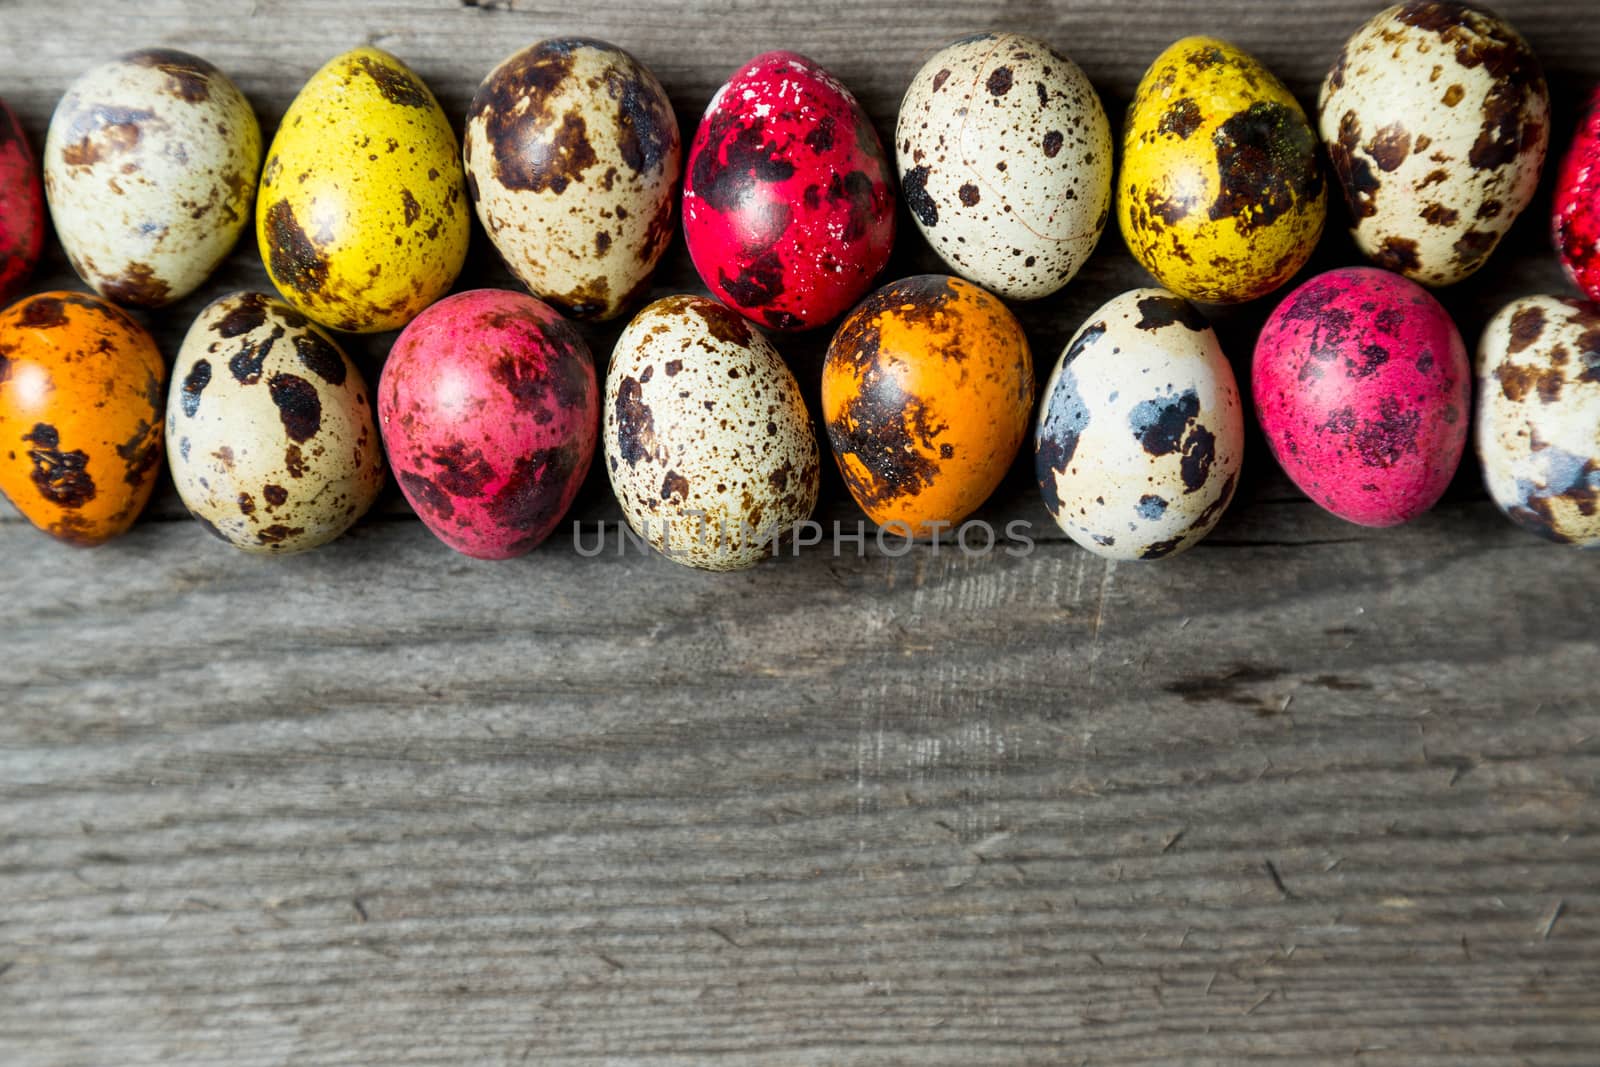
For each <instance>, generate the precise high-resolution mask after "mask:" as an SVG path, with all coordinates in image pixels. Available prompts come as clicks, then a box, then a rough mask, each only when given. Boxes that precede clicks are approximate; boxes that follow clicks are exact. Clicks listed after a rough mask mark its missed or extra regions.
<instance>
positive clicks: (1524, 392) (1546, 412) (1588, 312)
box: [1476, 296, 1600, 548]
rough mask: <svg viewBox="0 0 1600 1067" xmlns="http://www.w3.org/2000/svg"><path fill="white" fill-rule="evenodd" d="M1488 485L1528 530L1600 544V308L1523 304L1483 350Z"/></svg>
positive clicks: (1512, 307)
mask: <svg viewBox="0 0 1600 1067" xmlns="http://www.w3.org/2000/svg"><path fill="white" fill-rule="evenodd" d="M1477 377H1478V413H1477V421H1476V434H1477V442H1478V458H1479V459H1480V460H1481V461H1482V463H1483V480H1484V484H1485V485H1487V486H1488V489H1489V495H1490V496H1491V497H1492V498H1493V499H1494V502H1495V503H1496V504H1498V505H1499V506H1500V510H1501V511H1504V512H1505V513H1506V515H1508V516H1509V517H1510V518H1511V519H1512V520H1513V521H1515V522H1516V523H1517V524H1518V525H1520V526H1523V527H1525V528H1526V529H1529V530H1532V531H1533V532H1534V533H1536V534H1539V535H1540V536H1542V537H1546V538H1548V539H1550V540H1552V541H1558V542H1561V543H1563V544H1572V545H1582V546H1583V547H1585V548H1592V547H1595V546H1597V545H1600V306H1596V305H1594V304H1587V303H1583V302H1581V301H1578V300H1564V299H1558V298H1557V297H1553V296H1529V297H1524V298H1522V299H1521V300H1513V301H1512V302H1511V303H1509V304H1507V305H1506V306H1505V307H1504V308H1503V309H1501V311H1500V313H1499V314H1498V315H1496V316H1495V317H1494V319H1493V320H1492V321H1491V322H1490V323H1489V325H1488V328H1487V329H1485V330H1484V332H1483V339H1482V340H1481V341H1480V342H1479V343H1478V365H1477Z"/></svg>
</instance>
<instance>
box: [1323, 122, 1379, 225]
mask: <svg viewBox="0 0 1600 1067" xmlns="http://www.w3.org/2000/svg"><path fill="white" fill-rule="evenodd" d="M1360 144H1361V124H1360V123H1359V122H1358V121H1357V120H1356V116H1355V112H1353V111H1347V112H1345V113H1344V117H1343V118H1341V119H1340V120H1339V137H1338V139H1337V140H1335V141H1333V142H1331V143H1330V144H1329V145H1328V162H1329V164H1330V165H1331V166H1332V167H1333V173H1334V176H1335V177H1337V178H1338V179H1339V184H1340V186H1341V187H1342V188H1343V189H1344V198H1345V202H1346V203H1347V204H1348V205H1349V207H1350V214H1351V216H1352V217H1353V218H1354V219H1355V220H1356V221H1357V222H1358V223H1359V222H1360V221H1361V220H1362V219H1365V218H1371V217H1372V216H1373V215H1375V214H1377V212H1378V206H1377V198H1378V191H1379V190H1380V189H1381V188H1382V183H1381V182H1379V181H1378V176H1377V174H1376V173H1375V172H1374V171H1373V169H1372V164H1371V163H1369V162H1367V160H1366V159H1364V158H1363V157H1361V156H1359V155H1357V151H1358V150H1359V148H1360Z"/></svg>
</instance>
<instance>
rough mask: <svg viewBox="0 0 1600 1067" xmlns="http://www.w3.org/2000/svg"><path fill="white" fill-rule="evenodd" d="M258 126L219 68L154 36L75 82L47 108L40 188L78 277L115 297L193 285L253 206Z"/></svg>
mask: <svg viewBox="0 0 1600 1067" xmlns="http://www.w3.org/2000/svg"><path fill="white" fill-rule="evenodd" d="M260 168H261V129H260V127H259V126H258V125H257V124H256V116H255V113H254V112H253V111H251V110H250V102H249V101H248V100H246V99H245V98H244V94H243V93H241V92H239V90H238V89H237V88H236V87H235V86H234V84H233V82H231V81H229V80H228V78H227V75H225V74H223V73H222V72H221V71H220V70H218V69H217V68H216V67H214V66H212V65H211V64H210V63H207V62H206V61H205V60H203V59H200V58H198V57H196V56H192V55H189V54H188V53H186V52H177V51H173V50H171V49H166V48H150V49H145V50H144V51H140V52H130V53H128V54H127V55H125V56H123V57H121V58H120V59H116V60H113V61H112V62H110V63H106V64H103V65H101V66H98V67H95V68H94V69H92V70H90V71H88V72H86V73H85V74H83V75H82V76H80V77H79V78H78V80H77V81H75V82H73V83H72V86H71V87H70V88H69V89H68V90H67V93H66V95H65V96H63V97H62V98H61V102H60V103H59V104H58V105H56V110H55V114H54V116H52V117H51V119H50V132H49V135H48V136H47V137H46V139H45V146H44V181H45V195H46V197H47V198H48V199H49V201H50V214H51V216H52V217H53V218H54V220H55V228H56V234H57V235H58V236H59V237H60V238H61V245H62V247H63V248H65V249H66V252H67V256H68V258H69V259H71V260H72V266H73V268H74V269H75V270H76V271H77V272H78V275H79V277H81V278H82V279H83V280H84V281H86V282H88V283H89V284H90V285H92V286H94V287H95V289H96V290H98V291H99V292H100V293H101V295H103V296H105V297H107V298H109V299H111V300H115V301H116V302H117V303H119V304H125V305H129V306H135V307H161V306H163V305H165V304H170V303H172V302H173V301H174V300H180V299H182V298H183V297H185V296H187V295H189V294H190V293H192V292H194V290H195V289H197V288H199V286H200V283H201V282H203V281H205V280H206V278H207V277H208V276H209V275H210V274H211V272H212V271H213V270H215V269H216V267H217V265H218V264H219V263H221V262H222V260H223V259H224V258H225V257H226V256H227V254H228V252H229V251H230V250H232V248H233V246H234V243H235V242H236V241H237V240H238V239H239V233H240V231H241V230H243V229H244V225H245V222H246V221H247V220H248V219H249V218H250V203H251V201H252V199H254V197H255V185H256V174H257V172H258V171H259V170H260Z"/></svg>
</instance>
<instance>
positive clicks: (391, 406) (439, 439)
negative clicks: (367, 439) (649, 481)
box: [378, 289, 599, 559]
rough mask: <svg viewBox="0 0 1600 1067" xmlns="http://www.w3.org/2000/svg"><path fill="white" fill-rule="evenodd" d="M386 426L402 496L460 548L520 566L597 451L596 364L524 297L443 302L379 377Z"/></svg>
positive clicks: (401, 341) (399, 345) (563, 325)
mask: <svg viewBox="0 0 1600 1067" xmlns="http://www.w3.org/2000/svg"><path fill="white" fill-rule="evenodd" d="M378 423H379V428H380V429H381V431H382V433H383V447H384V450H385V451H386V452H388V454H389V463H390V466H391V467H392V468H393V470H394V473H395V479H396V480H397V481H398V482H399V483H400V489H401V491H402V492H404V493H405V495H406V499H407V500H409V501H410V502H411V507H412V508H413V509H414V510H415V511H416V513H417V515H418V517H419V518H421V519H422V521H423V522H424V523H426V524H427V526H428V529H430V530H432V531H433V532H434V534H435V535H436V536H437V537H438V538H439V540H441V541H443V542H444V543H445V544H447V545H449V546H450V547H451V548H453V549H455V550H456V551H458V552H464V553H466V554H467V555H469V556H476V557H478V558H479V559H509V558H511V557H512V556H520V555H522V554H523V553H524V552H527V551H529V550H530V549H532V548H533V547H534V546H535V545H537V544H538V543H539V542H540V541H543V540H544V539H545V537H546V536H547V535H549V533H550V531H551V530H552V529H554V528H555V525H556V523H557V522H559V521H560V520H561V516H562V515H564V514H565V513H566V510H567V508H568V507H570V506H571V504H572V498H573V497H575V496H576V495H577V493H578V487H579V486H581V485H582V484H583V477H584V474H585V473H586V472H587V471H588V470H589V460H590V458H591V457H592V456H593V455H594V440H595V434H596V432H597V429H598V426H599V396H598V392H597V389H596V386H595V376H594V359H593V357H592V356H591V355H590V354H589V348H588V346H587V345H586V344H584V342H583V338H581V337H579V336H578V333H577V331H576V330H574V329H573V328H572V326H571V325H570V324H569V323H568V322H567V321H566V320H565V319H563V318H562V317H561V316H560V315H558V314H557V313H556V312H555V311H554V310H552V309H551V308H550V306H549V305H548V304H545V303H544V302H542V301H540V300H536V299H534V298H533V297H531V296H528V295H526V294H524V293H511V292H505V291H502V290H499V289H475V290H472V291H471V292H466V293H458V294H456V295H455V296H452V297H450V298H448V299H446V300H441V301H440V302H439V303H437V304H434V305H433V306H431V307H429V308H428V309H427V310H426V311H424V312H423V313H422V314H421V315H418V316H417V317H416V319H414V320H413V321H412V322H411V324H410V325H409V326H407V327H406V328H405V331H404V332H403V333H401V334H400V336H399V338H398V339H396V341H395V343H394V348H393V349H392V350H391V351H390V353H389V359H388V361H387V362H386V363H385V364H384V367H383V376H382V377H381V378H380V379H379V381H378Z"/></svg>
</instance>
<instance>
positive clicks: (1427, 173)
mask: <svg viewBox="0 0 1600 1067" xmlns="http://www.w3.org/2000/svg"><path fill="white" fill-rule="evenodd" d="M1317 110H1318V117H1317V121H1318V126H1319V129H1320V132H1321V134H1322V139H1323V141H1325V142H1326V143H1327V145H1328V158H1329V161H1330V162H1331V163H1332V165H1333V171H1334V174H1335V175H1336V176H1337V177H1338V179H1339V182H1340V184H1341V185H1343V186H1344V195H1345V201H1346V203H1347V204H1348V205H1349V207H1350V216H1351V221H1352V223H1353V224H1354V229H1353V231H1352V232H1353V234H1354V236H1355V239H1356V244H1357V245H1359V246H1360V248H1361V251H1362V252H1363V253H1364V254H1365V255H1366V256H1367V258H1369V259H1371V260H1372V261H1373V262H1374V263H1376V264H1377V265H1378V266H1380V267H1383V268H1385V269H1387V270H1394V271H1399V272H1400V273H1401V274H1404V275H1405V276H1406V277H1408V278H1410V279H1412V280H1413V281H1417V282H1421V283H1422V284H1424V285H1450V284H1453V283H1455V282H1458V281H1460V280H1461V279H1463V278H1465V277H1467V276H1468V275H1469V274H1471V273H1472V272H1473V271H1475V270H1477V269H1478V268H1479V267H1481V266H1482V265H1483V263H1484V261H1485V260H1487V259H1488V258H1489V255H1490V253H1492V252H1493V251H1494V249H1495V246H1496V245H1497V244H1499V243H1500V238H1501V237H1503V236H1504V235H1505V232H1506V231H1507V230H1509V229H1510V228H1511V224H1512V222H1514V221H1515V220H1516V217H1517V216H1518V215H1519V214H1520V213H1521V212H1522V209H1523V208H1525V207H1527V206H1528V201H1529V200H1530V199H1532V197H1533V193H1534V190H1535V188H1536V187H1537V186H1538V184H1539V170H1540V168H1541V167H1542V166H1543V165H1544V157H1545V149H1546V147H1547V146H1548V144H1549V141H1550V94H1549V91H1548V90H1547V89H1546V87H1545V81H1544V74H1543V73H1542V72H1541V70H1540V67H1539V61H1538V60H1537V59H1536V58H1535V57H1534V55H1533V52H1532V50H1530V49H1529V48H1528V44H1527V42H1526V41H1524V40H1523V39H1522V38H1521V37H1520V36H1518V35H1517V31H1516V30H1514V29H1512V28H1511V27H1510V25H1508V24H1507V23H1506V22H1504V21H1503V20H1501V19H1500V18H1498V17H1496V16H1495V15H1493V14H1490V13H1489V12H1487V11H1483V10H1480V9H1477V8H1473V7H1469V6H1467V5H1466V4H1459V3H1445V2H1439V3H1436V2H1425V0H1412V2H1410V3H1406V4H1397V5H1396V6H1394V7H1391V8H1389V9H1387V10H1385V11H1381V12H1379V13H1378V14H1376V15H1374V16H1373V17H1372V18H1371V19H1369V20H1368V21H1367V23H1366V24H1365V25H1363V26H1362V27H1361V28H1360V29H1359V30H1357V31H1356V32H1355V34H1354V36H1352V37H1351V38H1350V40H1349V41H1348V42H1346V43H1345V46H1344V50H1343V51H1342V52H1340V53H1339V58H1338V60H1337V61H1336V62H1335V63H1334V66H1333V69H1332V70H1331V71H1330V72H1329V73H1328V77H1327V79H1326V80H1325V81H1324V82H1323V83H1322V94H1321V98H1320V100H1319V103H1318V108H1317Z"/></svg>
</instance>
